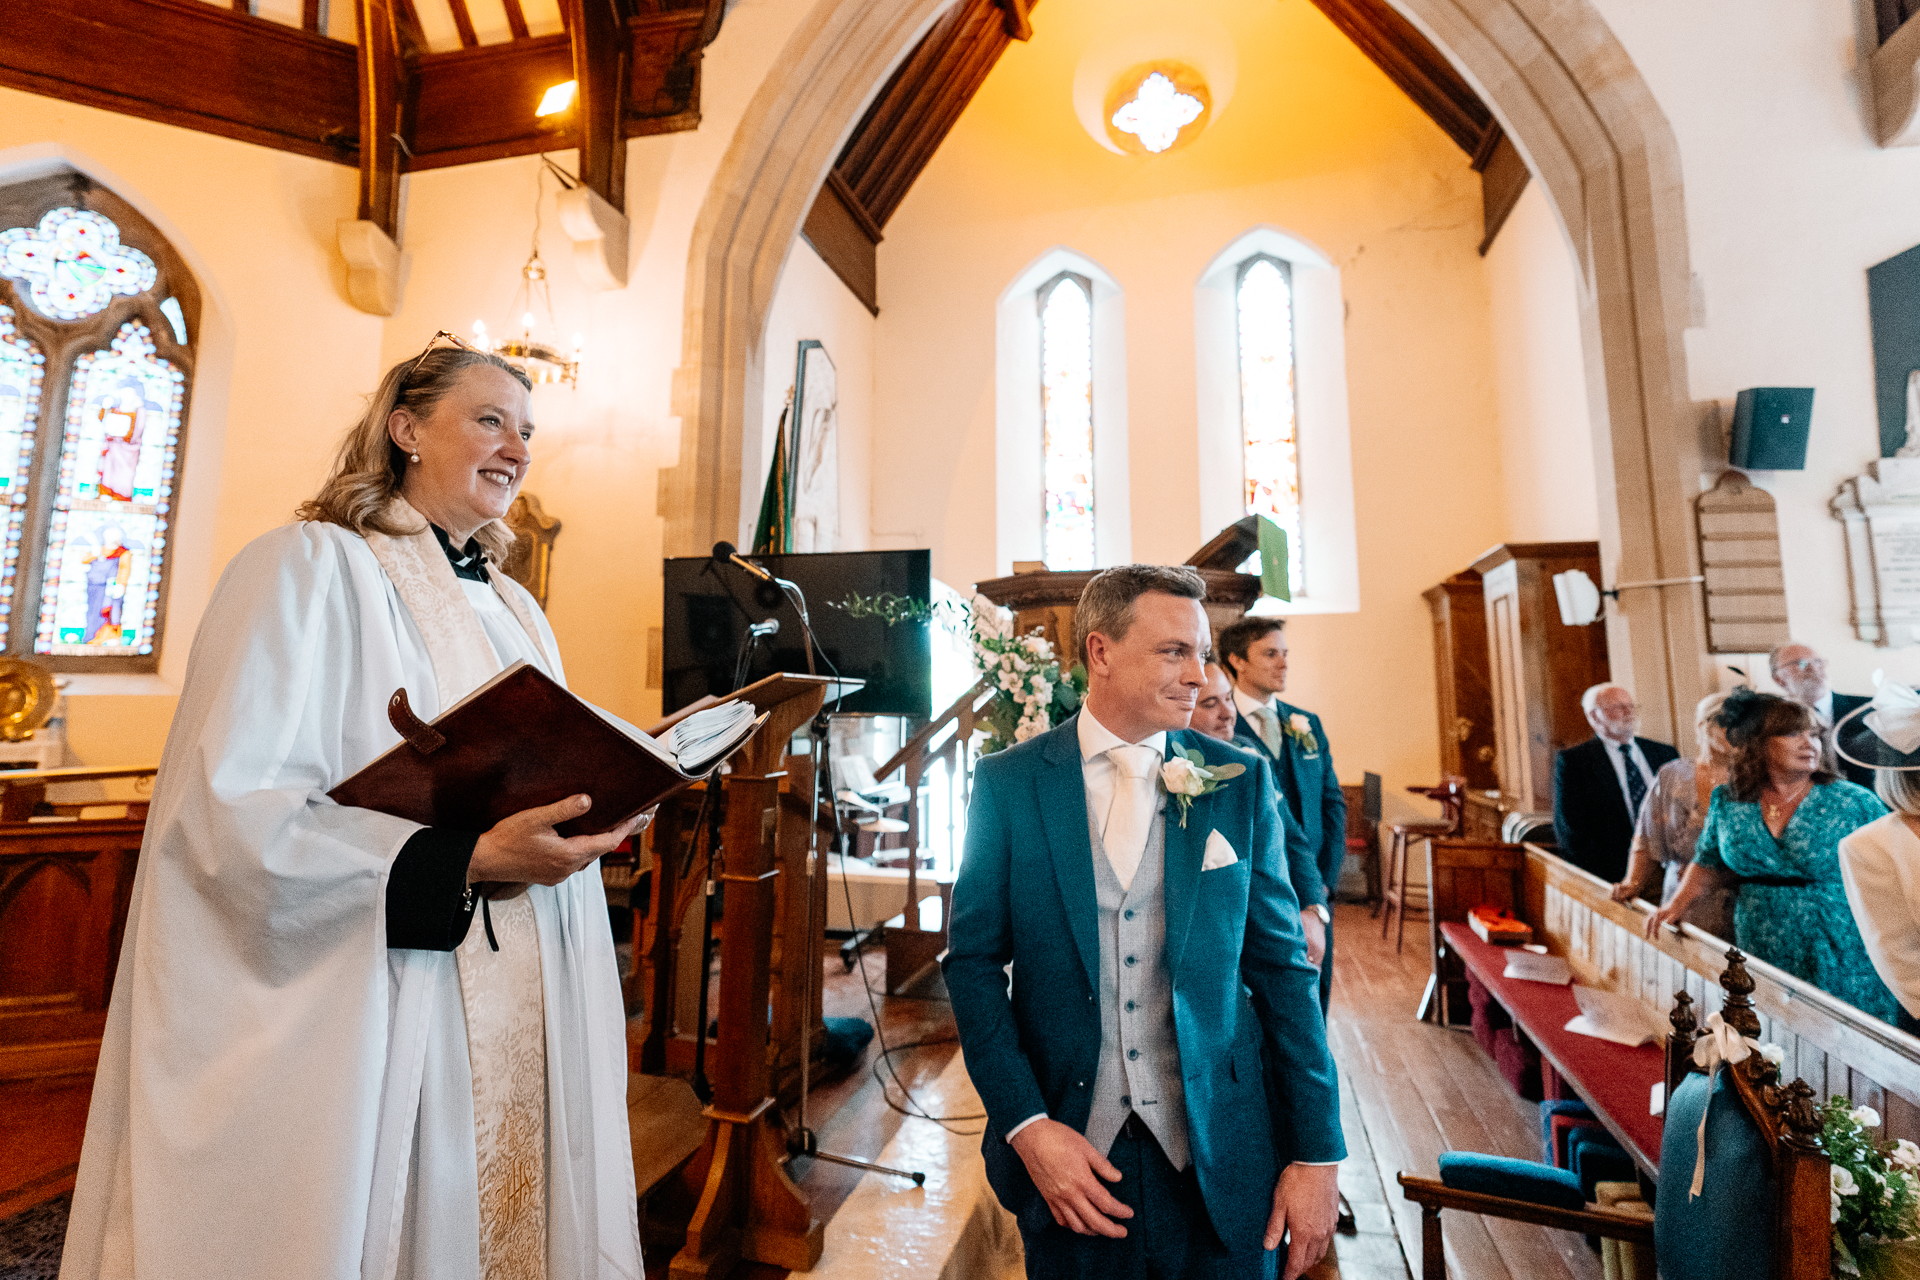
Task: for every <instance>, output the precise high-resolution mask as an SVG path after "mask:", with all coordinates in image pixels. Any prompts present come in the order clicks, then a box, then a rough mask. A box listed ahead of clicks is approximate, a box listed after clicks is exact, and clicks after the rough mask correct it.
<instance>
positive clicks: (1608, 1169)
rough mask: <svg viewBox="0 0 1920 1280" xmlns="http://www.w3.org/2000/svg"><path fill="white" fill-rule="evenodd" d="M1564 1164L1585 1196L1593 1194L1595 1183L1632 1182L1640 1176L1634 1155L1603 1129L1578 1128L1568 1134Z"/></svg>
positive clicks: (1592, 1196)
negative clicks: (1565, 1163) (1565, 1161)
mask: <svg viewBox="0 0 1920 1280" xmlns="http://www.w3.org/2000/svg"><path fill="white" fill-rule="evenodd" d="M1567 1164H1568V1165H1569V1167H1571V1169H1572V1170H1573V1176H1574V1177H1575V1178H1576V1179H1577V1180H1578V1181H1579V1183H1580V1194H1581V1195H1584V1196H1585V1197H1586V1198H1587V1199H1588V1200H1592V1199H1593V1198H1594V1193H1593V1188H1594V1184H1595V1183H1598V1182H1632V1181H1634V1179H1635V1178H1637V1177H1638V1176H1639V1175H1638V1171H1637V1170H1635V1169H1634V1167H1633V1157H1632V1156H1630V1155H1628V1154H1627V1153H1626V1151H1625V1149H1623V1148H1622V1147H1621V1146H1620V1144H1619V1143H1618V1142H1616V1141H1614V1137H1613V1135H1612V1134H1610V1133H1608V1132H1607V1131H1606V1130H1605V1129H1581V1130H1579V1131H1578V1132H1576V1133H1574V1134H1573V1135H1572V1136H1571V1137H1569V1138H1568V1139H1567Z"/></svg>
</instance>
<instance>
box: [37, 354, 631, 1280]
mask: <svg viewBox="0 0 1920 1280" xmlns="http://www.w3.org/2000/svg"><path fill="white" fill-rule="evenodd" d="M440 336H450V335H436V339H435V340H436V341H437V340H438V338H439V337H440ZM528 391H529V384H528V382H527V379H526V378H525V376H524V375H522V374H521V373H519V372H518V371H516V370H515V369H513V368H512V367H511V366H509V365H508V364H506V363H505V362H504V361H502V360H500V359H499V358H498V357H496V356H492V355H489V354H486V353H483V352H477V351H470V350H466V349H462V348H445V347H435V345H434V344H433V343H432V342H429V343H428V344H427V350H426V351H425V352H424V353H422V354H421V356H420V357H419V358H418V359H413V360H408V361H406V362H405V363H403V364H400V365H397V366H395V367H394V368H393V369H392V370H390V371H389V372H388V373H387V376H386V377H385V378H384V379H382V380H381V383H380V389H379V391H377V392H376V393H375V394H374V397H373V402H372V403H371V405H369V407H368V409H367V412H366V416H365V417H363V418H362V419H361V420H360V423H359V425H358V426H356V427H355V428H354V429H353V431H352V433H351V434H350V435H349V436H348V438H347V440H346V442H345V444H344V445H343V446H342V448H341V450H340V455H339V458H338V459H337V461H336V462H335V464H334V468H333V474H332V475H331V476H329V477H328V479H327V482H326V484H325V485H324V486H323V487H322V489H321V491H320V495H319V496H318V497H316V498H314V499H313V500H312V501H310V502H308V503H306V504H305V505H304V506H302V507H301V508H300V512H299V515H300V523H297V524H292V525H289V526H287V527H285V528H282V529H277V530H275V531H274V532H272V533H269V534H267V535H266V536H265V537H263V538H260V539H258V540H257V541H255V542H253V543H252V544H250V545H249V546H247V547H246V548H245V549H244V550H242V551H241V552H240V554H239V555H238V556H236V557H235V558H234V560H233V563H232V564H230V565H229V566H228V567H227V570H226V573H225V574H224V575H223V576H222V577H221V580H220V585H219V587H218V588H217V589H216V590H215V592H214V595H213V599H212V602H211V603H210V604H209V605H208V607H207V612H206V617H205V620H204V621H203V622H202V624H201V627H200V632H199V635H198V636H197V637H196V638H195V640H194V646H193V655H192V658H191V660H190V662H189V664H188V668H187V679H186V684H185V687H184V688H183V690H182V692H181V697H180V706H179V710H178V712H177V713H176V714H175V716H174V721H173V729H172V732H171V734H170V735H169V736H168V739H167V748H166V754H165V755H164V756H163V757H162V759H161V763H160V774H159V780H158V787H157V790H156V791H155V793H154V798H153V805H152V809H151V812H150V816H149V817H148V820H147V834H146V843H145V844H144V846H143V847H142V849H141V854H140V870H139V874H138V877H137V879H136V881H135V885H134V890H133V903H132V909H131V912H130V914H129V917H128V920H127V926H126V941H125V944H124V946H123V948H122V950H121V953H120V967H119V972H118V975H117V977H116V978H115V981H114V988H113V1002H112V1006H111V1009H110V1011H109V1013H108V1016H107V1029H106V1036H105V1040H104V1043H103V1044H102V1046H101V1053H100V1067H99V1073H98V1075H97V1077H96V1079H95V1083H94V1093H93V1108H92V1111H91V1113H90V1115H89V1116H88V1118H87V1136H86V1146H85V1149H84V1150H83V1152H82V1154H81V1158H80V1173H79V1180H78V1184H77V1186H76V1187H75V1190H74V1201H73V1216H72V1220H71V1223H70V1225H69V1227H68V1231H67V1245H66V1254H65V1258H64V1261H63V1265H62V1269H61V1275H62V1276H63V1277H66V1278H68V1280H79V1278H84V1280H92V1278H93V1277H96V1276H101V1277H135V1278H136V1280H162V1278H163V1277H180V1278H181V1280H258V1278H259V1277H264V1276H273V1277H276V1280H288V1278H290V1277H291V1278H299V1280H307V1278H312V1280H320V1278H322V1277H325V1278H327V1280H340V1278H342V1277H361V1276H364V1277H369V1278H384V1277H394V1276H398V1277H402V1278H405V1277H426V1276H431V1277H434V1280H442V1278H445V1280H507V1278H508V1277H511V1278H512V1280H542V1278H544V1280H563V1278H564V1280H588V1278H590V1280H610V1278H611V1277H616V1276H618V1277H632V1278H634V1280H638V1277H639V1276H640V1275H641V1269H640V1258H639V1241H638V1234H637V1229H636V1222H635V1202H634V1186H633V1165H632V1156H631V1152H630V1149H629V1145H628V1137H627V1117H626V1109H625V1098H626V1042H625V1035H624V1020H623V1018H622V1009H621V998H620V990H619V985H618V975H617V972H616V969H615V964H614V956H613V942H612V938H611V935H610V933H609V930H608V926H607V912H606V906H605V899H604V897H603V891H602V889H601V886H600V879H599V877H598V876H597V875H595V874H593V873H592V872H591V871H590V868H591V867H592V865H593V863H594V861H595V860H596V859H597V858H598V857H599V856H600V855H601V854H602V853H605V852H608V851H609V850H611V849H612V848H613V847H614V846H615V845H617V844H618V843H620V841H621V840H623V839H625V838H626V836H627V835H628V833H629V831H630V830H631V829H632V827H633V826H634V825H635V824H633V823H627V824H623V825H622V826H620V827H618V828H616V829H614V830H612V831H609V832H607V833H606V834H604V835H601V836H597V837H588V836H580V837H574V838H572V839H563V838H562V837H561V836H559V835H558V834H557V833H556V832H555V831H554V830H553V827H554V824H556V823H558V822H562V821H564V820H566V819H568V818H573V817H577V816H579V815H580V814H582V813H584V812H585V811H586V809H587V807H588V802H587V799H586V797H584V796H575V797H573V798H571V799H569V800H564V801H562V802H560V803H558V804H555V805H551V806H549V807H547V808H543V809H533V810H528V811H526V812H523V813H520V814H517V815H515V816H514V817H511V818H508V819H506V820H505V821H503V822H501V823H499V824H498V825H497V826H495V827H494V828H493V829H492V830H490V831H488V832H486V833H485V834H484V835H477V834H474V833H470V832H460V831H453V830H443V829H439V828H432V827H420V826H418V825H416V824H414V823H411V822H406V821H402V820H401V819H398V818H393V817H389V816H387V815H385V814H382V813H376V812H374V811H372V810H369V809H354V808H346V807H343V806H340V805H337V804H334V803H333V802H332V801H330V800H329V799H327V792H328V790H329V789H330V788H332V787H334V786H337V785H338V784H339V783H340V782H342V781H343V780H344V779H346V778H347V777H348V776H349V775H351V774H353V773H354V772H355V771H357V770H358V769H360V768H361V767H362V766H363V765H366V764H367V763H369V762H370V761H372V760H373V759H374V758H375V757H377V756H379V755H380V754H381V753H382V752H384V751H386V750H387V749H388V748H390V747H392V746H393V745H394V744H395V743H396V742H398V741H399V735H398V734H397V733H396V732H395V731H394V730H393V728H392V727H391V726H390V725H389V724H388V722H387V716H386V705H387V700H388V698H389V697H390V696H391V695H392V694H393V691H394V690H395V689H398V688H400V687H402V686H404V687H405V688H406V690H407V696H408V698H409V700H410V701H411V702H412V704H413V707H414V708H415V710H416V711H417V712H418V713H419V714H420V715H422V716H423V717H425V718H429V719H431V718H432V717H433V716H435V715H437V714H439V713H440V712H441V711H442V710H444V709H446V708H447V707H449V706H451V705H452V704H453V703H454V702H455V701H457V700H458V699H460V698H461V697H463V696H464V695H465V694H466V693H468V692H469V691H470V690H472V689H474V688H475V687H477V686H478V685H480V684H481V683H483V682H484V681H485V680H487V679H488V678H489V677H491V676H493V675H494V674H495V673H497V672H498V671H500V670H501V669H502V668H503V667H504V666H506V665H507V664H509V663H512V662H515V661H518V660H521V659H524V660H526V661H528V662H531V663H533V664H535V665H536V666H538V667H539V668H541V669H542V670H544V671H545V672H547V673H548V674H549V675H551V676H552V677H553V678H554V679H556V680H563V679H564V677H563V675H562V672H561V669H560V658H559V654H558V652H557V651H556V649H555V645H554V638H553V632H552V631H551V630H550V629H549V628H548V627H547V624H546V621H545V620H544V619H543V618H542V617H541V615H540V611H539V609H538V608H536V607H535V605H534V602H533V599H532V597H531V596H529V595H528V594H527V593H526V592H525V591H524V590H522V589H521V588H520V587H519V586H518V585H517V584H515V583H513V582H512V581H510V580H508V579H507V578H506V577H505V575H503V574H501V573H500V572H499V571H498V569H497V568H495V567H494V566H497V565H498V564H499V562H500V559H501V556H502V553H503V552H504V551H505V550H506V549H507V547H508V546H509V545H510V543H511V540H512V539H511V535H510V534H509V533H508V532H507V529H506V527H505V526H504V525H502V524H501V523H500V520H501V517H503V516H504V515H506V512H507V507H508V505H509V504H510V503H511V502H512V501H513V498H514V495H515V494H516V493H517V492H518V491H519V489H520V483H521V481H522V480H523V479H524V478H525V476H526V470H527V462H528V460H529V456H530V454H529V448H528V445H529V442H530V441H531V439H532V436H533V425H532V423H530V422H529V421H528V418H527V415H528V409H529V399H528ZM529 885H530V886H531V887H530V888H528V887H527V886H529ZM476 886H478V887H479V888H480V889H481V890H482V894H483V895H484V896H490V897H491V898H492V901H491V902H486V903H483V906H482V910H481V912H480V913H479V914H481V915H482V917H483V919H482V921H481V922H480V923H478V924H476V923H475V922H474V916H475V914H476V912H475V900H476V896H477V895H476V892H475V890H476ZM501 886H507V887H506V888H504V889H503V888H501ZM470 925H471V926H472V927H471V928H469V926H470Z"/></svg>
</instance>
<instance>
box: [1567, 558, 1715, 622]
mask: <svg viewBox="0 0 1920 1280" xmlns="http://www.w3.org/2000/svg"><path fill="white" fill-rule="evenodd" d="M1705 581H1706V579H1705V578H1704V577H1701V576H1700V575H1698V574H1696V575H1694V576H1693V577H1691V578H1656V579H1654V580H1652V581H1651V582H1622V583H1620V584H1619V585H1618V586H1616V587H1614V588H1613V589H1612V590H1610V591H1602V590H1601V589H1600V588H1599V587H1598V586H1596V585H1594V581H1593V579H1592V578H1589V577H1588V576H1587V571H1586V570H1585V569H1569V570H1567V571H1566V572H1565V573H1556V574H1554V575H1553V595H1554V599H1555V600H1557V601H1559V604H1560V625H1561V626H1563V627H1584V626H1588V625H1590V624H1591V623H1594V622H1598V621H1599V620H1600V598H1601V597H1602V596H1611V597H1612V598H1613V600H1614V601H1615V602H1616V603H1617V602H1618V601H1619V599H1620V593H1621V592H1622V591H1637V590H1639V589H1640V588H1642V587H1681V586H1687V585H1690V584H1692V583H1695V582H1705Z"/></svg>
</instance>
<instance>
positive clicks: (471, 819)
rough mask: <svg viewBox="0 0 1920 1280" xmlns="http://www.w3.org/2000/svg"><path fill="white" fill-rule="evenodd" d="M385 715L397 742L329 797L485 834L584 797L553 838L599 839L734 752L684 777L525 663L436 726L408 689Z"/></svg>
mask: <svg viewBox="0 0 1920 1280" xmlns="http://www.w3.org/2000/svg"><path fill="white" fill-rule="evenodd" d="M387 715H388V718H389V719H390V720H392V722H393V726H394V728H396V729H398V730H399V731H400V736H401V739H402V741H401V742H400V744H399V745H398V746H396V747H394V748H393V749H392V750H391V751H389V752H387V753H386V754H385V755H383V756H381V757H380V758H379V759H377V760H375V761H374V762H373V763H372V764H370V765H368V766H367V767H366V768H364V769H362V770H360V772H358V773H356V774H354V775H353V776H352V777H351V778H348V779H347V780H346V781H345V782H343V783H341V784H340V785H339V786H337V787H335V788H334V789H333V790H332V791H329V792H328V793H327V795H328V796H329V797H331V798H332V799H333V800H334V801H335V802H337V803H339V804H343V805H352V806H354V807H356V808H361V809H376V810H378V811H379V812H381V813H390V814H392V815H393V816H395V817H397V818H406V819H407V820H409V821H411V822H419V823H423V824H425V825H427V826H430V827H448V828H451V829H453V830H456V831H486V830H489V829H490V828H491V827H492V826H493V825H494V824H495V823H497V822H499V821H500V820H501V819H502V818H505V817H507V816H508V815H510V814H515V813H519V812H520V811H521V810H523V809H534V808H538V807H540V806H541V805H548V804H554V803H556V802H557V801H560V800H564V799H566V798H567V797H568V796H573V795H579V794H580V793H582V792H585V793H586V794H587V795H589V796H592V797H593V807H592V808H591V809H589V810H587V812H586V814H585V815H584V816H582V817H579V818H575V819H574V820H572V821H571V822H563V823H561V824H560V825H559V826H558V827H557V828H555V829H556V830H557V831H559V833H560V834H561V835H563V836H578V835H598V834H599V833H600V832H602V831H608V830H611V829H612V828H614V827H616V826H618V825H619V824H620V823H622V822H625V821H626V820H627V819H628V818H631V817H632V816H633V815H634V814H636V813H639V812H640V811H641V810H643V809H648V808H651V807H652V806H654V805H656V804H658V803H660V801H662V800H664V799H666V798H667V797H668V796H670V795H672V794H673V793H674V792H676V791H679V790H681V789H682V788H684V787H687V786H689V785H691V784H692V783H695V782H698V781H699V780H700V779H701V778H703V777H705V776H707V774H710V773H711V772H712V771H713V768H714V767H717V766H718V765H719V763H720V761H721V760H724V759H725V758H726V757H727V756H728V755H731V754H732V753H733V751H732V750H729V751H727V752H725V753H723V754H722V755H721V756H719V757H718V758H716V759H715V760H714V761H712V763H711V765H710V766H709V767H708V768H707V769H706V770H705V771H704V772H702V773H700V774H688V773H683V772H681V771H680V770H679V769H678V768H677V767H675V766H674V765H672V764H669V763H667V761H665V760H663V759H661V758H660V756H658V755H655V754H654V753H653V752H652V751H649V750H648V749H647V748H646V747H644V746H642V745H641V744H640V743H638V742H635V741H634V740H633V739H632V738H630V737H628V736H627V734H625V733H624V732H622V731H621V730H620V729H619V728H617V727H616V726H614V725H613V724H610V723H609V722H608V721H607V720H605V719H604V718H602V717H601V716H600V715H599V714H598V713H597V712H595V711H594V710H593V708H592V707H589V706H588V705H587V704H586V703H584V702H582V701H581V700H580V699H579V698H576V697H575V696H574V695H573V694H571V693H569V692H567V691H566V690H565V689H564V688H562V687H561V686H560V685H558V684H556V683H555V682H554V681H553V680H551V679H549V678H548V677H547V676H546V675H544V674H542V673H541V671H540V670H539V669H538V668H537V667H534V666H531V665H529V664H527V663H525V662H519V663H515V664H514V665H513V666H511V667H508V668H507V669H506V670H505V671H503V672H502V673H501V674H500V675H498V676H496V677H495V678H494V679H493V680H491V681H489V682H488V683H487V684H485V685H482V686H481V687H480V688H479V689H478V690H476V691H475V692H474V693H472V694H470V695H468V696H467V697H466V698H465V699H463V700H462V701H460V702H458V703H456V704H455V705H454V706H453V707H452V708H450V709H449V710H448V711H447V712H446V713H445V714H443V715H442V716H441V717H440V718H439V719H437V720H435V721H434V722H433V723H432V724H427V723H425V722H424V721H422V720H420V719H419V718H418V717H417V716H415V715H414V714H413V711H412V709H411V708H410V707H409V706H408V705H407V691H406V690H405V689H397V690H395V691H394V695H393V698H392V700H391V701H390V702H389V703H388V705H387ZM764 718H765V717H764V716H763V717H762V719H763V720H764ZM758 724H759V722H757V721H756V722H755V729H756V730H757V729H758ZM751 737H752V734H751V733H749V734H747V735H746V737H744V738H742V739H741V742H742V743H744V742H746V741H747V740H748V739H750V738H751ZM737 749H738V745H736V747H735V748H734V750H737Z"/></svg>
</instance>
